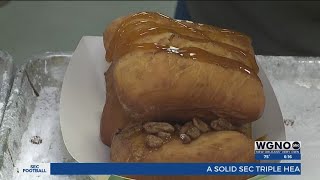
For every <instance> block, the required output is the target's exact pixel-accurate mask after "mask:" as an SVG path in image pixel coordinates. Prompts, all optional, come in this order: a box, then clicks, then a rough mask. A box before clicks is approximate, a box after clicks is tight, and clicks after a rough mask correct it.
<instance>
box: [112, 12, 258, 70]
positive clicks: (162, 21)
mask: <svg viewBox="0 0 320 180" xmlns="http://www.w3.org/2000/svg"><path fill="white" fill-rule="evenodd" d="M188 23H190V22H188ZM185 24H186V23H185V22H184V23H181V22H179V21H177V20H173V19H171V18H169V17H167V16H164V15H161V14H158V13H149V12H148V13H147V12H143V13H138V14H134V15H132V16H130V17H128V18H126V19H124V20H123V21H122V22H121V24H120V25H119V27H118V29H117V31H116V32H115V33H114V35H113V37H112V39H111V41H110V46H109V49H108V50H107V58H108V59H111V60H117V59H119V58H121V57H122V56H123V55H125V54H126V53H129V52H131V51H133V50H136V49H145V50H156V51H165V52H167V53H173V54H176V55H180V56H181V57H185V58H187V59H192V60H197V61H202V62H206V63H211V64H216V65H220V66H223V67H226V68H233V69H237V70H241V71H242V72H244V73H247V74H249V75H251V76H256V74H257V73H258V66H257V64H256V62H255V59H254V56H253V55H252V54H251V53H249V52H247V51H244V50H242V49H239V48H237V47H235V46H232V45H229V44H225V43H223V42H218V41H213V40H211V39H210V38H209V37H208V36H207V35H206V33H209V32H208V31H207V32H206V31H204V29H206V28H209V26H205V27H204V28H202V30H199V29H195V28H192V27H190V26H187V25H185ZM202 26H204V25H202ZM210 28H212V29H214V30H215V31H218V30H220V32H221V33H222V34H225V35H226V36H232V35H234V36H243V37H245V36H244V35H241V34H240V33H236V32H233V33H231V31H227V30H224V29H218V28H214V27H210ZM204 32H206V33H204ZM161 33H173V34H178V35H180V36H183V38H188V39H189V40H192V41H199V42H210V43H215V44H217V45H220V46H223V47H224V48H226V49H227V50H228V51H232V52H236V53H239V52H240V53H242V54H243V55H244V56H247V57H249V56H253V58H247V59H246V60H249V62H250V64H251V67H248V66H246V65H245V64H244V63H243V62H239V61H236V60H233V59H230V58H225V57H221V56H217V55H214V54H212V53H210V52H208V51H206V50H203V49H200V48H195V47H184V48H176V47H172V46H168V45H160V44H156V43H141V44H135V43H134V42H135V41H136V40H138V39H140V38H143V37H145V36H147V35H157V34H161ZM229 38H230V37H229Z"/></svg>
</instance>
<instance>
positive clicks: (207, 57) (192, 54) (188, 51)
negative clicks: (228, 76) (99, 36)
mask: <svg viewBox="0 0 320 180" xmlns="http://www.w3.org/2000/svg"><path fill="white" fill-rule="evenodd" d="M139 49H141V50H147V51H148V50H150V51H153V53H157V52H163V51H165V52H167V53H170V54H175V55H178V56H181V57H184V58H185V59H188V60H194V61H199V62H205V63H208V64H216V65H218V66H222V67H225V68H232V69H235V70H240V71H242V72H244V73H246V74H248V75H251V76H252V77H254V78H257V79H258V80H259V78H258V77H257V75H256V73H255V72H254V71H253V69H252V68H250V67H248V66H246V65H244V64H243V63H240V62H238V61H234V60H232V59H229V58H225V57H221V56H216V55H214V54H211V53H209V52H208V51H205V50H203V49H200V48H196V47H185V48H176V47H173V46H168V45H160V44H157V43H143V44H134V45H131V46H130V47H128V48H127V49H125V50H123V51H122V54H123V55H125V54H127V53H128V52H133V51H136V50H139ZM119 55H120V54H119ZM117 58H118V57H117ZM259 81H260V80H259Z"/></svg>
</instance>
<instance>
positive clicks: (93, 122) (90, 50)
mask: <svg viewBox="0 0 320 180" xmlns="http://www.w3.org/2000/svg"><path fill="white" fill-rule="evenodd" d="M109 65H110V64H109V63H107V62H106V61H105V49H104V46H103V39H102V37H93V36H86V37H83V38H82V39H81V41H80V42H79V44H78V47H77V49H76V50H75V51H74V53H73V55H72V58H71V61H70V63H69V66H68V69H67V71H66V74H65V77H64V81H63V86H62V92H61V99H60V124H61V131H62V135H63V140H64V143H65V145H66V147H67V149H68V151H69V153H70V154H71V155H72V156H73V158H74V159H75V160H76V161H78V162H109V161H110V159H109V151H110V149H109V147H108V146H105V145H104V144H103V143H102V142H101V141H100V137H99V133H100V117H101V114H102V110H103V106H104V103H105V100H106V93H107V92H106V88H105V79H104V72H106V70H107V68H108V67H109ZM259 77H260V79H261V81H262V83H263V88H264V92H265V96H266V106H265V110H264V113H263V115H262V117H261V118H260V119H259V120H257V121H255V122H254V123H253V127H252V129H253V139H256V138H258V137H261V136H263V135H267V139H268V140H275V141H276V140H285V139H286V138H285V129H284V124H283V118H282V114H281V111H280V107H279V104H278V101H277V99H276V96H275V94H274V92H273V89H272V87H271V85H270V82H269V81H268V79H267V77H266V75H265V73H264V72H263V69H262V68H260V73H259Z"/></svg>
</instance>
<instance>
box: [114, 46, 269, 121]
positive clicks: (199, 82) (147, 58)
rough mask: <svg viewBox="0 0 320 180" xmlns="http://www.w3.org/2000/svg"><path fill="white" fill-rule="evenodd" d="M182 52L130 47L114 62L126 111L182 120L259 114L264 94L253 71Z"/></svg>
mask: <svg viewBox="0 0 320 180" xmlns="http://www.w3.org/2000/svg"><path fill="white" fill-rule="evenodd" d="M198 50H199V49H198ZM199 52H200V51H199ZM183 55H185V54H182V55H181V54H178V53H167V52H166V51H161V50H158V49H148V50H146V49H135V50H132V51H130V53H128V54H126V55H125V56H123V57H122V58H121V59H120V60H119V61H117V62H116V64H115V67H114V71H113V78H114V79H113V81H114V86H115V89H116V92H117V95H118V98H119V101H120V102H121V104H122V105H123V106H125V109H126V110H127V111H128V113H129V114H130V115H131V116H133V117H134V118H140V119H151V120H156V121H162V120H164V119H165V120H168V121H170V120H182V121H185V120H190V119H192V118H193V117H197V116H200V117H202V118H208V119H212V117H216V115H218V116H219V117H222V118H225V119H228V120H230V121H233V122H235V123H248V122H252V121H254V120H257V119H258V118H259V117H260V115H261V114H262V112H263V109H264V103H265V99H264V93H263V88H262V84H261V82H260V80H259V78H258V77H257V75H256V74H255V73H254V72H250V71H249V70H248V69H249V68H246V67H245V66H243V65H242V64H240V63H238V64H235V62H234V61H233V62H231V63H230V64H228V63H229V62H230V60H229V59H227V58H222V57H219V56H214V55H210V57H209V56H208V57H206V56H198V57H196V58H193V57H186V55H185V56H183ZM241 68H243V69H241Z"/></svg>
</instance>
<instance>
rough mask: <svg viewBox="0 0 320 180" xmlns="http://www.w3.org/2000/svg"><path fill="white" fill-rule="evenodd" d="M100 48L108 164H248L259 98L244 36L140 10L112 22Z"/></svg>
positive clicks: (252, 60)
mask: <svg viewBox="0 0 320 180" xmlns="http://www.w3.org/2000/svg"><path fill="white" fill-rule="evenodd" d="M104 46H105V49H106V60H107V61H109V62H111V65H110V67H109V69H108V70H107V72H106V73H105V79H106V89H107V99H106V104H105V106H104V110H103V114H102V118H101V131H100V134H101V139H102V141H103V142H104V143H105V144H106V145H108V146H111V160H112V161H114V162H255V159H254V154H253V140H251V123H252V122H253V121H255V120H257V119H259V117H260V116H261V115H262V113H263V110H264V105H265V97H264V92H263V86H262V83H261V81H260V79H259V77H258V75H257V73H258V72H259V68H258V66H257V63H256V60H255V56H254V51H253V48H252V46H251V39H250V38H249V37H248V36H246V35H244V34H242V33H239V32H235V31H231V30H227V29H221V28H217V27H214V26H209V25H203V24H197V23H193V22H190V21H180V20H174V19H171V18H169V17H167V16H164V15H162V14H159V13H153V12H142V13H137V14H133V15H129V16H126V17H121V18H119V19H116V20H115V21H113V22H112V23H111V25H109V26H108V27H107V29H106V31H105V33H104ZM242 178H243V177H242ZM160 179H161V178H160Z"/></svg>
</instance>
